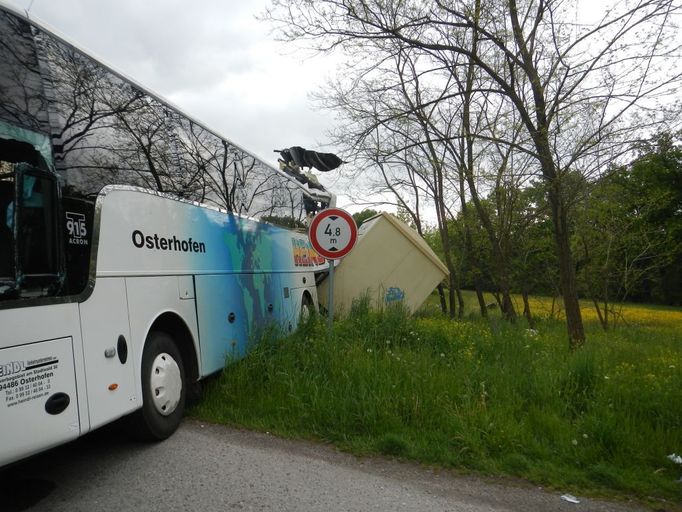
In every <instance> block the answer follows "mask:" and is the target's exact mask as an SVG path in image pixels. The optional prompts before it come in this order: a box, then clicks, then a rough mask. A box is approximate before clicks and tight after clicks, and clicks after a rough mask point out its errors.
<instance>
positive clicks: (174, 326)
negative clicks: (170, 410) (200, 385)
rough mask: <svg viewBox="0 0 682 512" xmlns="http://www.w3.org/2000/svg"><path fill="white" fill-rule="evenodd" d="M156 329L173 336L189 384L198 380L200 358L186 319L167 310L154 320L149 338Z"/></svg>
mask: <svg viewBox="0 0 682 512" xmlns="http://www.w3.org/2000/svg"><path fill="white" fill-rule="evenodd" d="M154 331H162V332H165V333H167V334H168V335H169V336H170V337H171V338H173V341H174V342H175V344H176V345H177V347H178V350H180V355H181V356H182V361H183V364H184V366H185V374H186V380H187V382H188V383H189V385H191V384H193V383H195V382H197V381H198V380H199V360H198V358H197V352H196V348H195V346H194V338H193V337H192V333H191V332H190V330H189V327H187V324H186V323H185V321H184V320H183V319H182V318H181V317H180V316H178V315H177V314H175V313H172V312H166V313H163V314H162V315H160V316H159V317H158V318H157V319H156V320H154V323H153V324H152V326H151V328H150V329H149V333H148V334H147V340H148V339H149V335H150V334H151V333H152V332H154ZM145 343H146V341H145ZM190 398H191V397H190Z"/></svg>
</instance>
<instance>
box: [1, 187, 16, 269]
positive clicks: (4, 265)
mask: <svg viewBox="0 0 682 512" xmlns="http://www.w3.org/2000/svg"><path fill="white" fill-rule="evenodd" d="M5 178H6V177H4V176H0V280H9V279H14V232H13V224H14V222H13V210H14V208H13V201H14V180H13V179H5Z"/></svg>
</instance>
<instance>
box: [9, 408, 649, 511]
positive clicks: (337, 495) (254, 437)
mask: <svg viewBox="0 0 682 512" xmlns="http://www.w3.org/2000/svg"><path fill="white" fill-rule="evenodd" d="M561 494H562V493H560V492H546V491H543V490H541V489H538V488H537V487H532V486H528V485H523V484H522V483H511V482H501V481H495V480H488V481H486V480H482V479H479V478H474V477H468V476H467V477H462V476H457V475H454V474H452V473H450V472H445V471H443V472H439V471H434V470H428V469H424V468H421V467H419V466H417V465H414V464H406V463H400V462H396V461H392V460H388V459H381V458H371V459H358V458H356V457H353V456H350V455H347V454H343V453H339V452H337V451H336V450H334V449H333V448H330V447H328V446H324V445H319V444H315V443H307V442H299V441H287V440H282V439H278V438H275V437H273V436H269V435H266V434H257V433H252V432H242V431H237V430H234V429H229V428H225V427H222V426H217V425H209V424H203V423H199V422H196V421H192V420H185V422H184V423H183V425H182V426H181V428H180V429H179V430H178V432H176V433H175V435H173V436H172V437H171V438H170V439H169V440H167V441H165V442H163V443H159V444H138V443H132V442H127V441H124V440H122V438H121V436H120V434H119V433H118V432H117V431H116V430H113V429H108V430H104V431H100V432H97V433H95V434H92V435H90V436H86V437H85V438H83V439H81V440H79V441H77V442H75V443H71V444H69V445H66V446H63V447H60V448H57V449H55V450H52V451H50V452H47V453H44V454H41V455H40V456H37V457H34V458H32V459H29V460H27V461H24V462H22V463H20V464H17V465H14V466H10V467H9V468H5V469H4V470H0V512H17V511H25V510H30V511H35V512H39V511H45V512H48V511H49V512H59V511H68V512H77V511H87V512H107V511H116V512H121V511H128V510H131V511H133V510H134V511H140V512H147V511H164V512H170V511H202V512H212V511H220V512H226V511H233V510H245V511H249V510H267V511H270V510H272V511H296V512H307V511H325V512H331V511H374V510H380V511H428V512H437V511H458V512H459V511H461V512H481V511H524V512H525V511H535V510H538V511H544V510H547V511H573V512H585V511H633V510H644V509H640V508H637V507H635V506H634V505H632V504H630V505H626V504H614V503H607V502H598V501H594V500H587V499H583V498H581V497H578V499H580V503H579V504H571V503H568V502H566V501H564V500H562V499H561Z"/></svg>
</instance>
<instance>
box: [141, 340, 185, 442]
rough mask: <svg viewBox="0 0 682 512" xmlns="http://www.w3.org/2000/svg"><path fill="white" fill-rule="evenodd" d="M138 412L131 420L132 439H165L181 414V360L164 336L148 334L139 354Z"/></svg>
mask: <svg viewBox="0 0 682 512" xmlns="http://www.w3.org/2000/svg"><path fill="white" fill-rule="evenodd" d="M141 375H142V408H141V409H139V410H138V411H137V412H136V413H135V416H134V429H135V434H136V437H138V438H141V439H143V440H149V441H161V440H163V439H166V438H168V437H169V436H170V435H171V434H172V433H173V432H175V431H176V430H177V428H178V426H179V425H180V421H181V420H182V415H183V413H184V411H185V400H186V396H187V382H186V379H185V369H184V365H183V362H182V356H181V354H180V350H179V349H178V347H177V345H176V344H175V342H174V341H173V338H171V337H170V336H169V335H168V334H167V333H165V332H163V331H152V332H150V333H149V336H148V337H147V342H146V343H145V346H144V351H143V353H142V371H141Z"/></svg>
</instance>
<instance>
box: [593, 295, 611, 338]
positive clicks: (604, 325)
mask: <svg viewBox="0 0 682 512" xmlns="http://www.w3.org/2000/svg"><path fill="white" fill-rule="evenodd" d="M592 302H593V303H594V309H596V310H597V316H598V317H599V323H600V324H601V326H602V329H604V330H605V331H606V330H608V327H607V321H608V320H607V319H606V318H604V315H603V314H602V312H601V307H599V301H598V300H597V299H596V298H595V297H593V298H592Z"/></svg>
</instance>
